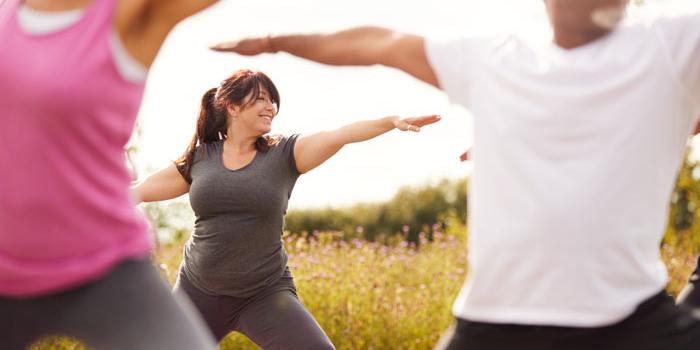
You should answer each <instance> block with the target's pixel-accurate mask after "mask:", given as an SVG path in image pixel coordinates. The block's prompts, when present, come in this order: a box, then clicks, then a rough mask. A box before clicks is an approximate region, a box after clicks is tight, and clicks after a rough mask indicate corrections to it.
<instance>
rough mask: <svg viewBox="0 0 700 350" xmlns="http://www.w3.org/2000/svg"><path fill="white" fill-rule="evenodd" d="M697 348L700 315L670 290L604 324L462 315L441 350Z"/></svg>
mask: <svg viewBox="0 0 700 350" xmlns="http://www.w3.org/2000/svg"><path fill="white" fill-rule="evenodd" d="M458 349H465V350H467V349H468V350H486V349H488V350H511V349H518V350H530V349H532V350H535V349H537V350H625V349H630V350H697V349H700V319H697V318H695V317H694V316H693V312H692V310H690V309H687V308H683V307H677V306H676V305H675V304H674V302H673V299H672V298H671V297H670V296H668V295H667V294H666V293H665V292H661V293H659V294H657V295H656V296H654V297H652V298H650V299H648V300H647V301H645V302H644V303H642V304H641V305H640V306H639V307H638V308H637V310H636V311H635V312H634V313H633V314H632V315H631V316H629V317H627V318H626V319H624V320H623V321H621V322H619V323H617V324H614V325H611V326H607V327H598V328H573V327H550V326H526V325H508V324H489V323H481V322H470V321H466V320H459V319H458V320H457V325H456V327H454V328H453V329H452V330H450V331H449V332H448V333H447V334H446V335H445V336H444V337H443V340H442V341H441V342H440V343H439V344H438V345H437V347H436V348H435V350H458Z"/></svg>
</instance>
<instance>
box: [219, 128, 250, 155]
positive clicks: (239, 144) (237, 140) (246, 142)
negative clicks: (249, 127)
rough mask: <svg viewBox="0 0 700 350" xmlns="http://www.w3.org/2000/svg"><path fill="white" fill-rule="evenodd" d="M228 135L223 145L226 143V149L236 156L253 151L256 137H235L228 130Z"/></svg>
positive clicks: (234, 134)
mask: <svg viewBox="0 0 700 350" xmlns="http://www.w3.org/2000/svg"><path fill="white" fill-rule="evenodd" d="M228 135H233V136H229V137H227V138H226V140H225V141H224V143H226V146H228V147H226V148H227V149H229V150H231V151H233V152H235V153H236V154H246V153H249V152H253V151H255V142H256V140H257V139H258V137H257V136H238V137H237V136H236V133H232V132H231V130H229V133H228Z"/></svg>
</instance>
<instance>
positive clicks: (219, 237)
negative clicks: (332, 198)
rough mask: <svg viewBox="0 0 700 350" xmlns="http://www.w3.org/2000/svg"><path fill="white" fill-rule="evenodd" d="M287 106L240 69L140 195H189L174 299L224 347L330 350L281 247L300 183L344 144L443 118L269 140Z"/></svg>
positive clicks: (211, 97) (269, 86) (143, 198)
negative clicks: (230, 341)
mask: <svg viewBox="0 0 700 350" xmlns="http://www.w3.org/2000/svg"><path fill="white" fill-rule="evenodd" d="M279 104H280V97H279V93H278V92H277V88H276V87H275V85H274V84H273V83H272V81H271V80H270V79H269V78H268V77H267V76H266V75H265V74H263V73H261V72H254V71H250V70H240V71H237V72H235V73H234V74H233V75H232V76H231V77H229V78H228V79H226V80H224V82H223V83H222V84H221V85H220V86H219V87H218V88H213V89H211V90H209V91H207V92H206V93H205V94H204V97H203V99H202V108H201V111H200V115H199V118H198V120H197V128H196V131H195V135H194V137H193V138H192V141H191V143H190V145H189V147H188V148H187V150H186V151H185V153H184V154H183V155H182V157H181V158H180V159H178V160H177V161H176V162H175V163H174V164H172V165H170V166H168V167H167V168H165V169H163V170H161V171H159V172H157V173H155V174H153V175H151V176H149V177H148V178H146V179H145V180H144V181H142V182H141V183H139V184H138V185H137V186H135V187H134V188H133V191H132V192H133V193H134V196H135V197H136V199H137V201H139V202H151V201H160V200H166V199H171V198H175V197H178V196H180V195H183V194H185V193H189V195H190V204H191V205H192V209H193V210H194V213H195V216H196V220H195V225H194V231H193V233H192V236H191V237H190V239H189V240H188V241H187V244H186V245H185V249H184V260H183V263H182V265H181V270H180V274H179V276H178V280H177V282H176V283H175V287H174V289H175V290H181V291H183V292H185V293H186V294H187V295H188V296H189V297H190V298H191V299H192V301H193V302H194V304H195V306H196V307H197V309H198V310H199V311H200V312H201V314H202V316H203V317H204V319H205V321H206V322H207V324H208V325H209V327H210V329H211V331H212V333H214V336H215V337H216V338H217V340H219V341H220V340H221V339H222V338H223V337H224V336H226V335H227V334H228V333H229V332H231V331H238V332H241V333H243V334H245V335H246V336H248V338H250V339H251V340H253V341H254V342H255V343H257V344H258V345H259V346H261V347H262V348H264V349H278V348H291V349H332V348H333V344H332V343H331V341H330V340H329V339H328V337H327V336H326V334H325V333H324V332H323V330H322V329H321V327H320V326H319V325H318V323H317V322H316V321H315V320H314V318H313V316H311V314H310V313H309V312H308V311H306V309H305V308H304V307H303V305H302V304H301V303H300V302H299V300H298V298H297V295H296V289H295V286H294V281H293V279H292V275H291V273H290V271H289V269H288V268H287V254H286V252H285V250H284V247H283V245H282V241H281V234H282V229H283V226H284V215H285V213H286V211H287V201H288V200H289V196H290V195H291V193H292V189H293V188H294V184H295V182H296V180H297V178H298V177H299V175H301V174H303V173H306V172H307V171H309V170H311V169H313V168H315V167H317V166H319V165H320V164H322V163H323V162H325V161H326V160H328V159H329V158H330V157H331V156H333V155H334V154H335V153H336V152H338V150H340V148H342V147H343V146H344V145H345V144H348V143H353V142H360V141H366V140H369V139H371V138H374V137H376V136H379V135H381V134H384V133H386V132H388V131H390V130H392V129H394V128H397V129H399V130H402V131H419V130H420V127H421V126H424V125H428V124H432V123H434V122H436V121H438V120H439V119H440V117H438V116H426V117H415V118H406V119H400V118H399V117H386V118H382V119H377V120H368V121H360V122H356V123H353V124H350V125H346V126H344V127H341V128H339V129H337V130H333V131H324V132H319V133H317V134H313V135H309V136H303V137H300V136H299V135H292V136H288V137H287V136H276V137H275V136H269V135H266V134H267V133H269V132H270V129H271V124H272V120H273V119H274V118H275V116H276V115H277V110H278V108H279Z"/></svg>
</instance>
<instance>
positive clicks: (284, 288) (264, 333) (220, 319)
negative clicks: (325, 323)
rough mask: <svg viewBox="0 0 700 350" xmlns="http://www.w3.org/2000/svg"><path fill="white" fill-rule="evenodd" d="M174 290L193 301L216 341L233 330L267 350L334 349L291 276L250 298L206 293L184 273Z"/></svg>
mask: <svg viewBox="0 0 700 350" xmlns="http://www.w3.org/2000/svg"><path fill="white" fill-rule="evenodd" d="M173 290H174V291H175V292H180V291H182V292H184V293H185V294H187V295H188V296H189V297H190V299H192V302H193V303H194V305H195V306H196V307H197V309H198V310H199V312H200V313H201V314H202V316H203V317H204V320H205V321H206V323H207V324H208V325H209V328H210V329H211V331H212V333H213V334H214V337H216V340H217V341H221V339H223V338H224V337H225V336H226V335H227V334H228V333H229V332H231V331H238V332H240V333H243V334H244V335H246V336H247V337H248V338H249V339H250V340H252V341H253V342H255V343H256V344H257V345H258V346H260V347H261V348H263V349H265V350H277V349H290V350H291V349H298V350H333V349H335V347H334V346H333V343H331V341H330V339H328V336H326V333H324V332H323V330H322V329H321V326H319V324H318V323H317V322H316V320H315V319H314V318H313V316H311V314H310V313H309V312H308V311H306V309H305V308H304V306H303V305H302V304H301V302H300V301H299V299H298V298H297V295H296V288H295V287H294V281H293V279H292V277H291V275H289V274H285V276H283V277H282V278H280V280H279V281H278V282H277V283H274V284H272V285H270V286H268V287H267V288H265V289H264V290H262V291H260V292H258V293H257V294H256V295H254V296H252V297H249V298H234V297H230V296H211V295H207V294H204V293H202V292H201V291H200V290H199V289H197V288H196V287H195V286H193V285H192V283H191V282H190V281H188V280H187V277H186V276H185V274H184V273H183V272H182V271H180V274H179V276H178V279H177V282H175V287H174V288H173Z"/></svg>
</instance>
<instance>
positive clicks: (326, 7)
mask: <svg viewBox="0 0 700 350" xmlns="http://www.w3.org/2000/svg"><path fill="white" fill-rule="evenodd" d="M690 1H697V0H690ZM690 1H686V0H678V1H673V0H666V1H663V0H661V2H664V3H667V2H673V3H679V2H682V3H689V2H690ZM357 25H381V26H386V27H390V28H394V29H399V30H402V31H407V32H412V33H417V34H422V35H425V36H428V37H445V36H458V35H460V33H479V32H488V31H495V30H506V31H508V30H520V31H522V30H527V31H541V30H546V25H547V22H546V17H545V15H544V9H543V5H542V0H488V1H486V0H431V1H427V0H419V1H405V0H354V1H339V0H294V1H289V0H256V1H238V0H224V1H222V2H221V3H220V4H218V5H216V6H214V7H213V8H211V9H210V10H207V11H206V12H204V13H202V14H200V15H198V16H196V17H194V18H191V19H189V20H187V21H186V22H184V23H183V24H181V25H180V26H179V27H178V28H176V30H175V31H174V32H173V33H172V35H171V36H170V37H169V39H168V41H167V42H166V44H165V46H164V47H163V50H162V51H161V53H160V55H159V58H158V59H157V61H156V63H155V65H154V66H153V68H152V70H151V74H150V77H149V84H148V86H147V90H146V97H145V100H144V104H143V108H142V110H141V115H140V123H141V125H142V135H141V136H140V138H139V141H138V145H139V148H140V151H139V156H138V157H137V158H136V163H137V167H138V168H139V170H140V174H141V176H143V173H144V172H148V171H152V170H154V169H158V168H160V167H163V166H165V165H167V164H168V162H169V161H170V160H172V159H175V158H177V157H178V156H179V155H180V154H181V153H182V152H183V150H184V149H185V147H186V145H187V143H188V142H189V140H190V139H191V137H192V134H193V132H194V126H195V120H196V117H197V113H198V109H199V101H200V99H201V96H202V94H203V93H204V91H206V90H207V89H209V88H211V87H215V86H217V85H218V84H219V82H220V81H221V80H223V79H224V78H225V77H227V76H228V75H229V74H230V73H231V72H233V71H235V70H237V69H240V68H252V69H258V70H261V71H263V72H265V73H267V74H268V75H269V76H270V77H271V78H272V79H273V81H274V82H275V84H276V85H277V87H278V89H279V90H280V95H281V100H282V103H281V109H280V113H279V115H278V117H277V118H276V119H275V121H274V122H273V130H272V131H273V133H281V134H292V133H301V134H309V133H313V132H316V131H321V130H328V129H333V128H337V127H340V126H343V125H345V124H348V123H351V122H353V121H357V120H362V119H370V118H379V117H383V116H387V115H401V116H415V115H425V114H440V115H442V116H443V120H442V121H441V122H439V123H438V124H435V125H433V126H429V127H426V128H424V129H423V130H422V131H421V132H420V133H418V134H415V133H402V132H399V131H392V132H390V133H388V134H385V135H383V136H380V137H378V138H376V139H374V140H370V141H368V142H364V143H362V144H353V145H348V146H346V147H345V148H344V149H343V150H341V151H340V152H339V153H338V154H337V155H336V156H334V157H333V158H332V159H330V160H329V161H328V162H326V163H325V164H323V165H322V166H321V167H319V168H317V169H315V170H313V171H311V172H310V173H308V174H305V175H303V176H302V177H301V178H300V179H299V181H298V182H297V186H296V188H295V189H294V193H293V195H292V199H291V201H290V208H308V207H324V206H334V207H338V206H344V205H349V204H353V203H357V202H368V201H379V200H385V199H388V198H390V197H391V196H392V195H393V194H394V193H395V192H396V190H397V189H398V188H399V187H401V186H404V185H420V184H425V183H428V182H434V181H437V180H440V179H442V178H459V177H462V176H465V175H467V174H468V171H469V164H468V163H460V162H459V160H458V156H459V155H460V154H461V153H462V152H463V151H464V150H466V149H467V148H468V147H469V145H470V144H471V143H472V139H471V137H472V131H471V123H472V120H471V116H470V115H469V114H468V113H467V112H466V111H465V110H464V109H462V108H460V107H456V106H451V105H450V103H449V101H448V100H447V97H446V96H445V95H444V94H443V93H442V92H440V91H438V90H436V89H434V88H432V87H430V86H428V85H426V84H423V83H421V82H418V81H417V80H414V79H413V78H410V77H408V76H407V75H405V74H403V73H400V72H397V71H395V70H391V69H387V68H382V67H371V68H368V67H357V68H356V67H342V68H339V67H329V66H323V65H319V64H315V63H311V62H308V61H304V60H301V59H298V58H295V57H293V56H290V55H287V54H277V55H263V56H257V57H252V58H250V57H241V56H237V55H231V54H220V53H214V52H210V51H208V50H207V46H208V45H209V44H211V43H215V42H217V41H219V40H222V39H231V38H241V37H246V36H253V35H264V34H266V33H294V32H319V31H334V30H339V29H344V28H348V27H352V26H357Z"/></svg>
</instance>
